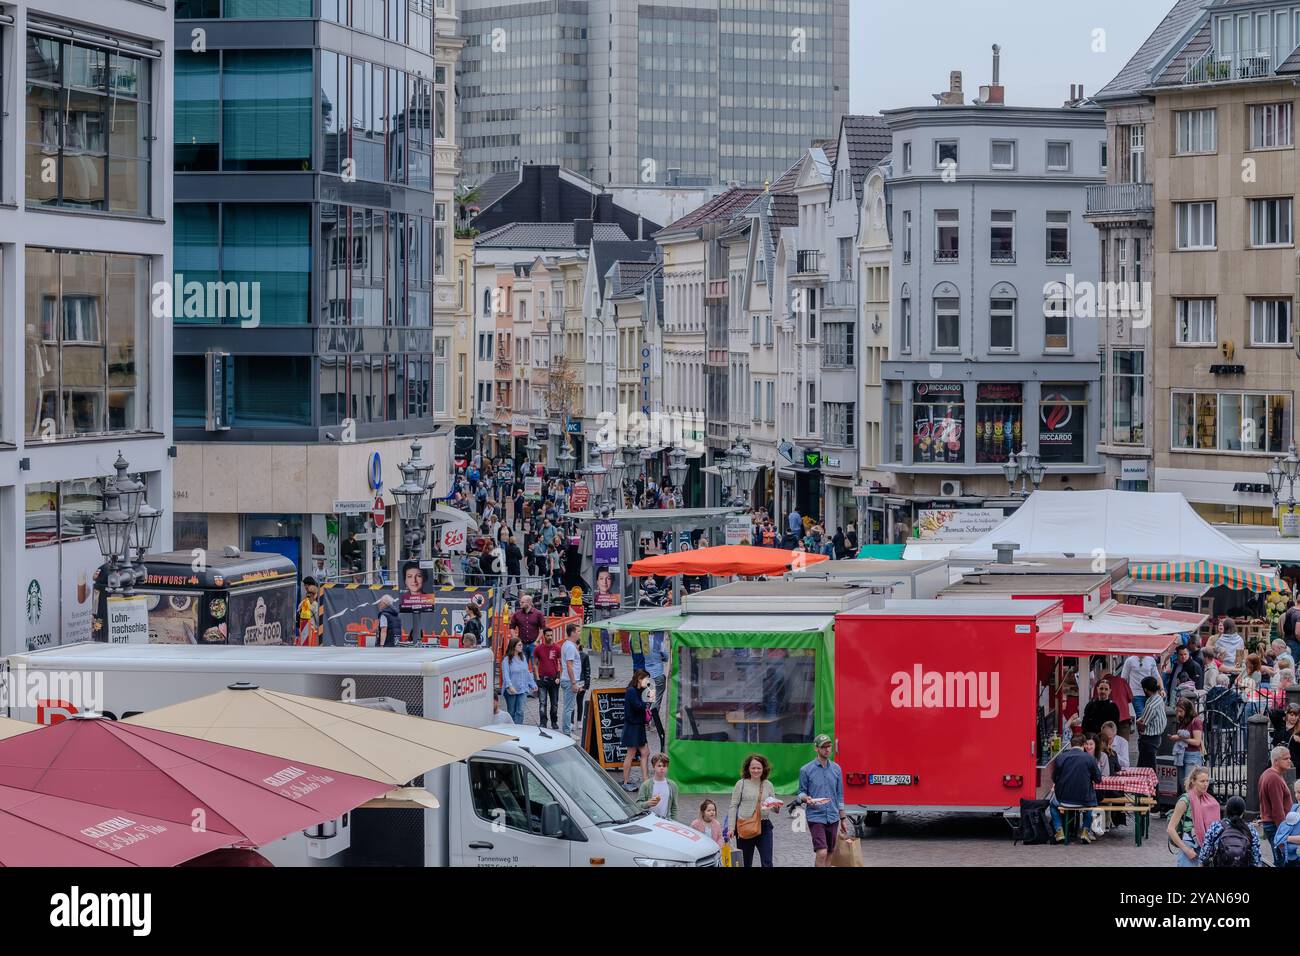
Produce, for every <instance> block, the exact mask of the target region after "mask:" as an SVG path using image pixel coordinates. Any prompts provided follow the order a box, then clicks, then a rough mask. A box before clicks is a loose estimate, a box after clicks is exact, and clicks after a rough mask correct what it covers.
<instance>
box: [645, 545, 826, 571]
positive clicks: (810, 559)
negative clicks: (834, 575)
mask: <svg viewBox="0 0 1300 956" xmlns="http://www.w3.org/2000/svg"><path fill="white" fill-rule="evenodd" d="M827 560H829V558H828V557H827V556H826V555H824V554H808V553H807V552H804V551H787V550H785V549H784V548H756V547H754V546H753V545H748V544H721V545H715V546H714V547H711V548H696V549H695V550H694V551H674V552H672V553H670V554H657V555H655V556H654V557H650V558H642V559H641V560H640V561H634V562H633V563H632V566H631V567H630V568H628V572H627V573H628V574H630V575H631V576H632V577H635V578H643V577H647V576H649V575H651V574H657V575H660V576H665V577H667V576H672V575H675V574H689V575H705V574H709V575H714V576H729V575H733V574H740V575H744V576H746V577H754V576H756V575H759V574H784V573H785V572H787V571H789V570H791V569H792V567H794V566H795V565H799V566H800V567H806V566H807V565H809V564H816V563H817V562H819V561H827Z"/></svg>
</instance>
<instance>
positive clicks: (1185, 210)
mask: <svg viewBox="0 0 1300 956" xmlns="http://www.w3.org/2000/svg"><path fill="white" fill-rule="evenodd" d="M1194 218H1195V220H1196V221H1195V222H1193V219H1194ZM1217 219H1218V208H1217V206H1216V204H1215V202H1214V201H1213V200H1210V201H1208V202H1207V201H1203V200H1202V201H1197V202H1177V203H1174V248H1175V249H1178V250H1181V251H1197V250H1205V249H1215V248H1217V245H1216V243H1217V241H1218V237H1217V235H1216V233H1217V228H1218V224H1217ZM1193 225H1195V227H1196V229H1195V232H1196V236H1195V237H1194V236H1193V234H1192V233H1193V228H1192V227H1193ZM1206 233H1208V236H1207V235H1206ZM1193 238H1195V239H1197V242H1196V243H1193V242H1192V239H1193ZM1207 239H1208V241H1206V240H1207Z"/></svg>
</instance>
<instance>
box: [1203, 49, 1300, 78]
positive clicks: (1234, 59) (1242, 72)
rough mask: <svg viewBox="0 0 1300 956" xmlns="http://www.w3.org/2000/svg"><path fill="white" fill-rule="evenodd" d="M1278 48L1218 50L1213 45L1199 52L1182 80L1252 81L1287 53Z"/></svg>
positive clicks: (1267, 73)
mask: <svg viewBox="0 0 1300 956" xmlns="http://www.w3.org/2000/svg"><path fill="white" fill-rule="evenodd" d="M1289 53H1290V51H1286V52H1285V53H1284V52H1283V51H1282V50H1281V49H1280V48H1279V49H1278V50H1273V51H1269V50H1250V51H1245V52H1241V53H1236V52H1234V53H1219V52H1218V51H1217V50H1215V49H1214V48H1213V47H1211V48H1210V49H1208V50H1206V51H1205V52H1204V53H1202V54H1201V55H1200V56H1199V57H1198V58H1197V59H1196V61H1195V62H1193V63H1192V65H1191V66H1189V67H1188V68H1187V73H1186V74H1185V75H1184V76H1183V82H1184V83H1225V82H1227V81H1228V80H1253V79H1257V78H1259V77H1261V76H1270V75H1272V73H1273V65H1274V64H1275V63H1281V62H1282V61H1283V60H1284V59H1286V57H1287V56H1288V55H1289Z"/></svg>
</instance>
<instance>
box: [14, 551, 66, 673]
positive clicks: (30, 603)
mask: <svg viewBox="0 0 1300 956" xmlns="http://www.w3.org/2000/svg"><path fill="white" fill-rule="evenodd" d="M22 557H23V561H22V567H21V568H20V570H21V572H22V576H21V578H20V579H19V580H20V581H21V582H22V592H21V593H22V599H23V601H24V607H23V621H24V623H25V626H26V631H25V636H26V639H27V649H28V650H29V651H36V650H40V649H41V648H43V647H53V646H55V645H56V644H58V643H59V546H58V545H57V544H52V545H46V546H45V547H41V548H28V549H27V550H26V551H24V552H23V556H22Z"/></svg>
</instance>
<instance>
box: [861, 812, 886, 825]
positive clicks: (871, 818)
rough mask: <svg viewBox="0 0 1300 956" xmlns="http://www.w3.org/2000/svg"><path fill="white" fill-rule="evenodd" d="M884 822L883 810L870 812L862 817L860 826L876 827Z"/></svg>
mask: <svg viewBox="0 0 1300 956" xmlns="http://www.w3.org/2000/svg"><path fill="white" fill-rule="evenodd" d="M884 822H885V814H884V811H883V810H872V811H869V812H868V813H865V814H863V816H862V825H863V826H865V827H878V826H880V825H881V824H882V823H884Z"/></svg>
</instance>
